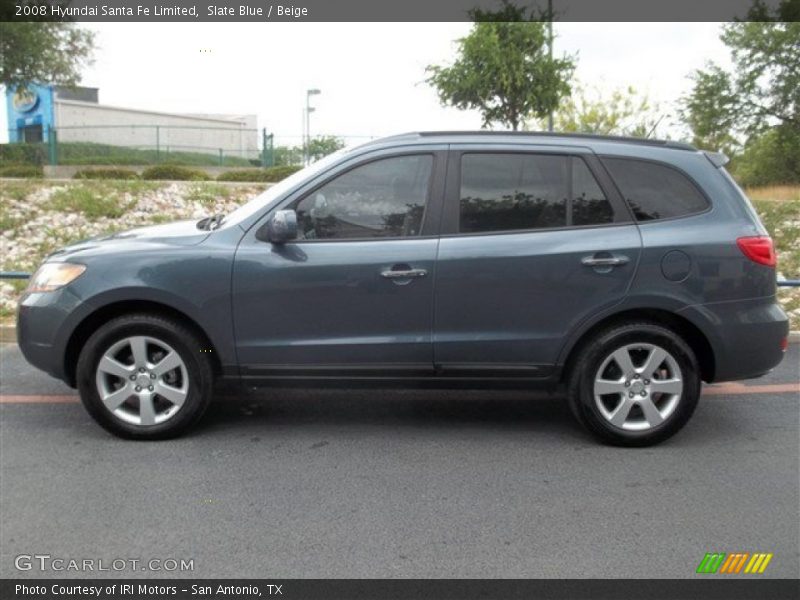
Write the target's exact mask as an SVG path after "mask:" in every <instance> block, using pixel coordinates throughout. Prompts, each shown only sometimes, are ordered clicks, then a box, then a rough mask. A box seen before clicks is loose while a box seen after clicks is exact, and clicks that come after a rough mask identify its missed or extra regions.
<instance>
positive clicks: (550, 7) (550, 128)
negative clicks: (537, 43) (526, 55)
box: [547, 0, 553, 133]
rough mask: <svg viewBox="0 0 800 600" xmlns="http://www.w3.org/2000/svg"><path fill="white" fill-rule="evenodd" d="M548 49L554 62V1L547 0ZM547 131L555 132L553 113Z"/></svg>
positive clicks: (549, 117)
mask: <svg viewBox="0 0 800 600" xmlns="http://www.w3.org/2000/svg"><path fill="white" fill-rule="evenodd" d="M547 32H548V35H547V47H548V51H549V53H550V62H553V0H547ZM547 131H550V132H551V133H552V131H553V111H552V110H551V111H550V114H549V115H547Z"/></svg>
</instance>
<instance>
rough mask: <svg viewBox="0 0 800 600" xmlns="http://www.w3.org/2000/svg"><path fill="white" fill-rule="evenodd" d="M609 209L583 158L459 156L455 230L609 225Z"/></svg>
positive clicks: (477, 230)
mask: <svg viewBox="0 0 800 600" xmlns="http://www.w3.org/2000/svg"><path fill="white" fill-rule="evenodd" d="M613 220H614V212H613V210H612V208H611V204H610V203H609V201H608V199H607V198H606V197H605V195H604V194H603V191H602V190H601V189H600V186H599V184H598V183H597V181H596V180H595V178H594V175H592V173H591V171H590V170H589V167H588V166H587V165H586V163H585V162H584V161H583V159H581V158H578V157H574V156H563V155H555V154H511V153H502V154H501V153H498V154H464V155H463V156H462V158H461V194H460V218H459V231H461V232H462V233H478V232H492V231H514V230H525V229H547V228H553V227H568V226H572V225H581V226H589V225H600V224H605V223H611V222H613Z"/></svg>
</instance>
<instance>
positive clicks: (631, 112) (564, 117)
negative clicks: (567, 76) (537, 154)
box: [528, 85, 661, 137]
mask: <svg viewBox="0 0 800 600" xmlns="http://www.w3.org/2000/svg"><path fill="white" fill-rule="evenodd" d="M660 121H661V115H659V113H658V106H655V105H652V104H651V103H650V100H649V98H648V97H647V95H646V94H640V93H639V92H637V91H636V89H635V88H633V87H627V88H622V89H616V90H613V91H612V92H611V93H610V94H608V95H603V94H602V93H601V92H600V91H599V90H592V91H589V90H587V88H586V87H584V86H582V85H576V86H575V90H574V92H573V94H572V96H571V97H570V98H568V99H567V100H565V101H564V102H562V103H561V105H560V106H559V108H558V110H557V111H556V112H555V114H554V115H553V128H554V129H555V131H561V132H566V133H596V134H600V135H633V136H638V137H648V136H651V135H653V134H654V133H655V130H656V127H657V126H658V124H659V122H660ZM528 126H529V127H531V128H535V129H544V126H545V123H544V120H543V119H534V120H533V121H532V122H530V123H529V124H528Z"/></svg>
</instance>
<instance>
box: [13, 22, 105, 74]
mask: <svg viewBox="0 0 800 600" xmlns="http://www.w3.org/2000/svg"><path fill="white" fill-rule="evenodd" d="M93 50H94V33H93V32H91V31H89V30H87V29H81V28H80V27H78V26H77V25H76V24H74V23H66V22H60V23H59V22H54V23H47V22H35V23H19V22H14V23H9V22H2V23H0V83H3V84H5V85H7V86H17V85H24V84H26V83H30V82H39V81H42V82H48V83H58V84H63V85H74V84H75V83H77V82H78V80H79V79H80V70H81V68H82V67H83V66H85V65H87V64H90V63H91V55H92V51H93Z"/></svg>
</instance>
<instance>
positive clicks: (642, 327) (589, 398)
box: [567, 321, 702, 446]
mask: <svg viewBox="0 0 800 600" xmlns="http://www.w3.org/2000/svg"><path fill="white" fill-rule="evenodd" d="M631 344H652V345H655V346H658V347H660V348H662V349H664V350H666V351H667V352H668V353H669V354H670V355H671V357H672V358H674V360H675V362H676V363H677V365H678V367H679V368H680V372H681V378H682V379H683V389H682V391H681V393H680V397H679V400H678V401H677V404H676V405H675V408H674V409H672V412H671V413H670V414H669V416H667V417H666V418H665V419H664V420H663V422H661V423H660V424H659V425H656V426H654V427H650V426H649V425H648V428H647V429H645V430H643V431H631V430H628V429H623V428H622V427H618V426H615V425H614V424H612V423H611V422H610V421H609V419H608V418H606V417H604V416H603V414H602V412H601V409H600V407H598V406H597V402H596V401H595V395H594V382H595V377H596V376H597V373H598V370H599V369H600V367H601V366H603V364H604V362H605V361H606V359H607V358H608V357H609V356H610V355H611V354H612V353H613V352H614V351H616V350H619V349H620V348H623V347H625V346H628V345H631ZM634 352H635V350H634ZM612 368H613V367H612ZM568 377H569V379H568V386H567V399H568V402H569V407H570V410H571V411H572V413H573V415H575V418H576V419H577V420H578V422H579V423H581V425H583V426H584V427H585V428H586V429H587V430H588V431H589V432H590V433H591V434H592V435H594V436H595V437H597V438H599V439H600V440H602V441H603V442H606V443H609V444H613V445H616V446H650V445H653V444H657V443H659V442H662V441H664V440H666V439H667V438H669V437H671V436H673V435H675V434H676V433H677V432H678V431H680V429H681V428H682V427H683V426H684V425H686V423H687V422H688V420H689V418H690V417H691V416H692V413H694V410H695V408H696V407H697V402H698V400H699V398H700V390H701V386H702V382H701V378H700V369H699V366H698V363H697V358H696V357H695V355H694V352H693V351H692V349H691V348H690V347H689V345H688V344H687V343H686V342H685V341H684V340H683V339H682V338H681V337H680V336H679V335H677V334H676V333H675V332H674V331H672V330H670V329H668V328H666V327H664V326H662V325H658V324H655V323H651V322H646V321H642V322H634V323H629V324H625V325H619V326H616V327H611V328H609V329H606V330H604V331H600V332H598V333H597V334H595V335H593V336H592V337H591V338H590V339H588V340H587V341H586V342H585V343H584V344H583V345H582V347H581V348H580V350H579V351H578V355H577V357H576V360H575V361H574V363H573V364H572V367H571V371H570V373H569V374H568ZM604 378H605V377H604ZM623 379H624V377H623ZM634 383H635V382H634ZM624 396H625V394H623V395H622V396H621V397H620V398H621V401H624V400H625V397H624ZM665 397H666V396H665ZM606 398H607V397H606V396H601V400H602V401H605V399H606ZM610 398H611V401H612V403H613V402H614V399H615V398H616V397H615V396H614V395H611V396H610ZM653 398H656V395H653ZM658 398H662V396H658ZM636 400H638V396H637V397H636ZM638 410H640V411H641V409H638ZM642 415H643V413H642ZM643 420H646V418H644V417H643ZM653 420H654V421H657V419H653Z"/></svg>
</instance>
